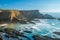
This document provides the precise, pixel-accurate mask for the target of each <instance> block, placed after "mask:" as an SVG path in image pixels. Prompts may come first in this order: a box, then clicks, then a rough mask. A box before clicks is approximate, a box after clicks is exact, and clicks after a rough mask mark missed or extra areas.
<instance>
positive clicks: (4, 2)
mask: <svg viewBox="0 0 60 40" xmlns="http://www.w3.org/2000/svg"><path fill="white" fill-rule="evenodd" d="M0 8H1V9H18V10H39V11H40V12H60V0H0Z"/></svg>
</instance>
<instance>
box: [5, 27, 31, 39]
mask: <svg viewBox="0 0 60 40" xmlns="http://www.w3.org/2000/svg"><path fill="white" fill-rule="evenodd" d="M4 31H5V32H6V33H7V34H8V36H10V37H12V38H18V36H20V37H25V38H27V39H28V40H30V38H28V37H27V36H25V35H24V34H23V33H21V32H19V31H17V30H15V29H11V28H5V29H4ZM18 39H19V38H18Z"/></svg>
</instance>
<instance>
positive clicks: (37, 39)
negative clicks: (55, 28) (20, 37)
mask: <svg viewBox="0 0 60 40" xmlns="http://www.w3.org/2000/svg"><path fill="white" fill-rule="evenodd" d="M33 38H34V40H60V39H58V38H51V37H48V36H42V37H41V36H37V35H33Z"/></svg>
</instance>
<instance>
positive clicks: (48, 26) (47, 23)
mask: <svg viewBox="0 0 60 40" xmlns="http://www.w3.org/2000/svg"><path fill="white" fill-rule="evenodd" d="M38 20H39V22H36V21H35V24H31V23H28V24H20V23H18V24H17V25H16V26H15V29H17V30H19V29H21V32H24V30H26V28H27V30H28V31H32V33H26V32H24V33H25V35H27V36H28V37H29V38H31V40H33V39H32V35H40V36H49V37H52V38H60V36H59V35H56V34H54V33H53V32H56V31H58V32H59V31H60V21H59V20H55V19H38ZM31 28H32V29H31ZM54 35H55V36H54Z"/></svg>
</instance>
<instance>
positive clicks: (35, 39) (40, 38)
mask: <svg viewBox="0 0 60 40" xmlns="http://www.w3.org/2000/svg"><path fill="white" fill-rule="evenodd" d="M32 37H33V38H34V40H45V39H44V38H43V37H40V36H37V35H33V36H32Z"/></svg>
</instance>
